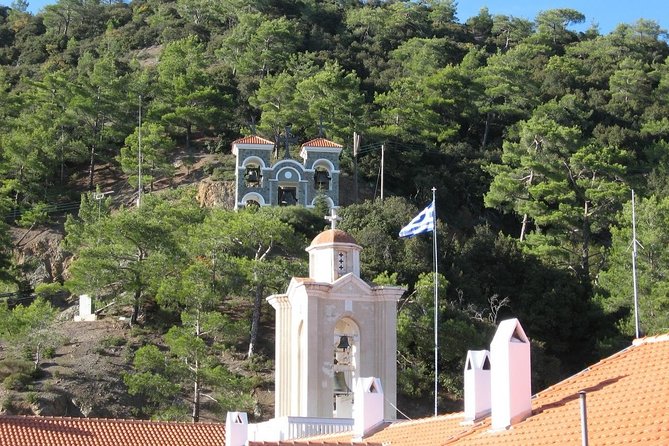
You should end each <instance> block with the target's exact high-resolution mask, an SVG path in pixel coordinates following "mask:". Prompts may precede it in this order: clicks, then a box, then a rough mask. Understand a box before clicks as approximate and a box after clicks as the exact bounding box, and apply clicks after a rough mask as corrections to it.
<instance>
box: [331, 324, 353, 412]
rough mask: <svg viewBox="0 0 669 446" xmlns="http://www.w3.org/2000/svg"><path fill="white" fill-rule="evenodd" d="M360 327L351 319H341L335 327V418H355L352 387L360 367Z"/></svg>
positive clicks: (333, 391) (333, 368)
mask: <svg viewBox="0 0 669 446" xmlns="http://www.w3.org/2000/svg"><path fill="white" fill-rule="evenodd" d="M358 333H359V330H358V326H357V324H356V323H355V322H353V321H352V320H351V319H348V318H343V319H340V320H339V321H338V322H337V324H336V325H335V333H334V343H333V347H334V357H333V367H332V370H333V372H334V373H333V376H332V379H333V382H332V393H333V403H334V406H333V416H334V417H335V418H351V417H352V416H353V391H352V390H351V385H352V382H353V378H354V377H355V376H356V370H357V368H358V367H357V365H358V355H359V351H358V344H357V343H358V339H359V334H358Z"/></svg>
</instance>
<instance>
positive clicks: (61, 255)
mask: <svg viewBox="0 0 669 446" xmlns="http://www.w3.org/2000/svg"><path fill="white" fill-rule="evenodd" d="M10 234H11V237H12V245H13V247H14V248H13V255H14V259H15V261H16V263H17V265H19V266H21V267H22V268H21V269H22V270H23V271H24V274H25V276H26V281H27V282H28V283H29V284H30V286H31V287H33V288H34V287H35V285H37V284H39V283H51V282H62V281H63V280H64V279H65V278H64V273H65V271H67V267H68V266H69V264H70V261H71V258H70V257H69V256H68V255H67V254H66V253H65V252H64V251H63V250H62V249H61V246H60V245H61V242H62V241H63V234H62V231H58V230H56V229H50V228H49V229H20V228H13V229H12V230H11V231H10Z"/></svg>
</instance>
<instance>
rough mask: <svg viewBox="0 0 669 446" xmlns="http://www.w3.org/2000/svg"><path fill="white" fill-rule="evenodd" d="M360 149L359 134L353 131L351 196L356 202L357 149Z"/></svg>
mask: <svg viewBox="0 0 669 446" xmlns="http://www.w3.org/2000/svg"><path fill="white" fill-rule="evenodd" d="M359 149H360V135H358V134H357V133H356V132H353V196H354V198H355V202H356V203H358V150H359Z"/></svg>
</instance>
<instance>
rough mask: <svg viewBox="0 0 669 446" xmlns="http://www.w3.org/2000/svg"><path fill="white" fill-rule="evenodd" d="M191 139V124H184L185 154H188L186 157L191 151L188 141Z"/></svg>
mask: <svg viewBox="0 0 669 446" xmlns="http://www.w3.org/2000/svg"><path fill="white" fill-rule="evenodd" d="M191 137H192V126H191V124H190V123H189V124H186V153H188V156H191V155H192V153H191V150H190V140H191Z"/></svg>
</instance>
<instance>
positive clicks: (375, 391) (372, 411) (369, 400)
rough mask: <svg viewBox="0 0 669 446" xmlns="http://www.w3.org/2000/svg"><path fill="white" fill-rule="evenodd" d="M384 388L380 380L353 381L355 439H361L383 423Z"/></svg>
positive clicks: (356, 379)
mask: <svg viewBox="0 0 669 446" xmlns="http://www.w3.org/2000/svg"><path fill="white" fill-rule="evenodd" d="M383 406H384V398H383V388H382V387H381V380H380V379H379V378H355V379H354V380H353V438H354V439H361V438H363V437H364V436H365V435H367V434H368V433H369V432H370V431H371V430H372V429H373V428H375V427H377V426H378V425H379V424H381V423H382V422H383Z"/></svg>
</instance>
